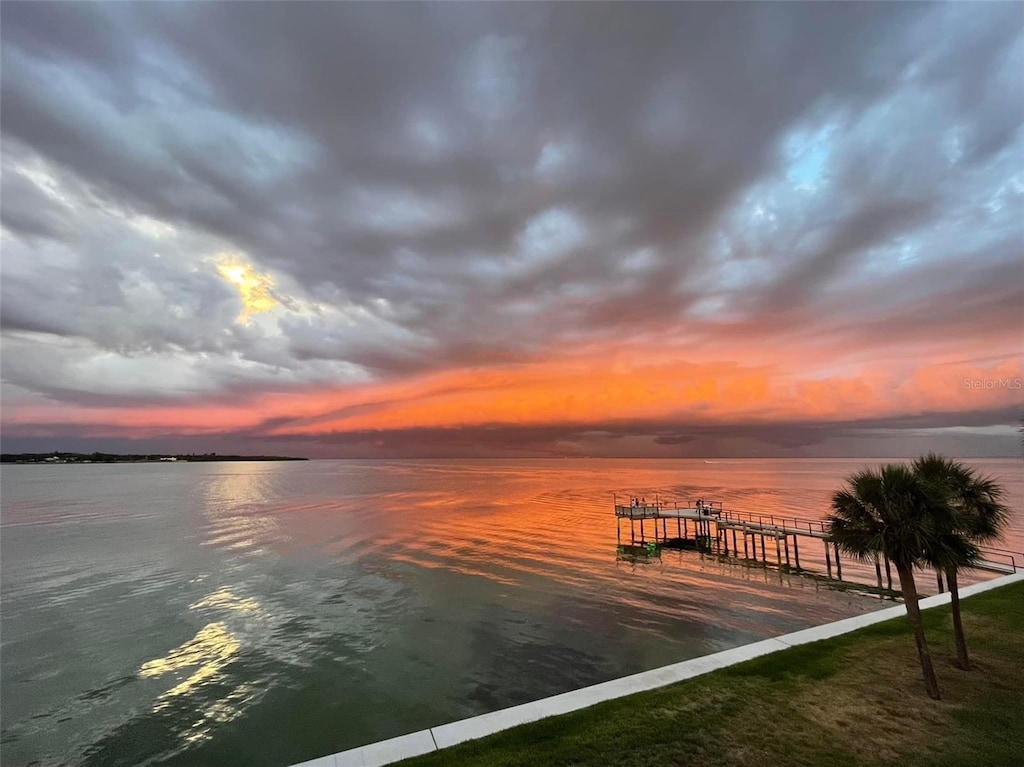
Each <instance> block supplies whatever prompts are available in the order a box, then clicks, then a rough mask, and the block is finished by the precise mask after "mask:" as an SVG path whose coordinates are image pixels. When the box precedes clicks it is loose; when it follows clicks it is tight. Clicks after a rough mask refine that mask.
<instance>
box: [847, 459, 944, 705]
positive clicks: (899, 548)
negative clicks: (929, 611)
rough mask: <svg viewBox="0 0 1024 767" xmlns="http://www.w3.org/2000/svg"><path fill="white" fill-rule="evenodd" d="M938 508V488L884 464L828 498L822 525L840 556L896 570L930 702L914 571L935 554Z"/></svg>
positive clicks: (932, 687)
mask: <svg viewBox="0 0 1024 767" xmlns="http://www.w3.org/2000/svg"><path fill="white" fill-rule="evenodd" d="M936 496H938V497H936ZM943 508H948V505H946V504H945V503H944V499H943V498H942V497H941V490H940V489H939V487H938V486H936V485H933V484H931V483H926V482H924V481H923V480H922V479H921V478H920V477H918V476H917V475H916V474H915V473H914V472H913V471H912V470H911V469H910V468H909V467H907V466H902V465H898V464H889V465H885V466H882V467H881V468H880V469H879V470H878V471H872V470H869V469H866V470H862V471H859V472H857V473H856V474H853V475H852V476H850V477H848V478H847V480H846V487H844V488H843V489H841V490H839V491H837V492H836V493H835V494H834V495H833V496H832V512H833V513H832V514H831V515H830V516H829V517H828V520H827V522H828V535H829V538H830V539H831V540H832V541H833V542H834V543H835V544H836V545H837V546H839V548H840V549H841V550H843V551H845V552H846V553H847V554H850V555H852V556H853V557H855V558H857V559H860V560H861V561H867V560H873V559H874V556H875V555H876V554H884V555H885V556H887V557H888V558H889V559H890V560H891V561H892V563H893V564H894V565H895V566H896V570H897V572H898V573H899V576H900V589H901V590H902V592H903V602H904V604H905V605H906V607H907V618H908V620H909V621H910V625H911V628H912V629H913V631H914V643H915V644H916V645H917V655H918V659H919V660H920V662H921V672H922V674H923V675H924V685H925V689H926V690H927V691H928V696H929V697H931V698H934V699H935V700H938V699H939V698H940V697H941V695H940V693H939V683H938V680H937V679H936V678H935V669H934V668H933V666H932V659H931V655H930V654H929V653H928V642H927V641H926V639H925V635H924V627H923V626H922V625H921V609H920V607H919V606H918V600H919V596H918V593H917V585H916V584H915V583H914V566H915V565H919V564H923V563H924V562H925V553H926V552H927V551H929V550H931V551H936V550H938V548H939V543H938V537H939V535H940V532H941V530H943V529H945V527H944V525H945V523H946V520H944V519H943V515H942V513H941V511H942V509H943Z"/></svg>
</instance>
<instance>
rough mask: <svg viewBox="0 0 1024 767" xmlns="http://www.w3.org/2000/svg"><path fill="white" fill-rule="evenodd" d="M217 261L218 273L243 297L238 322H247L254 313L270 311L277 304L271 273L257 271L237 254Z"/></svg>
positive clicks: (225, 256)
mask: <svg viewBox="0 0 1024 767" xmlns="http://www.w3.org/2000/svg"><path fill="white" fill-rule="evenodd" d="M216 263H217V273H218V274H220V276H221V277H222V278H223V279H224V280H225V281H226V282H229V283H231V285H233V286H234V288H235V290H237V291H238V295H239V296H240V297H241V299H242V306H243V309H242V313H241V314H240V315H238V320H237V321H238V322H241V323H247V322H248V321H249V319H250V317H252V315H254V314H261V313H262V312H269V311H270V310H271V309H273V308H274V307H275V306H277V300H276V299H275V298H274V295H273V292H272V291H273V287H274V281H273V280H272V279H271V277H270V275H269V274H263V273H261V272H257V271H256V270H255V269H253V268H252V267H251V266H250V265H249V264H246V263H245V262H244V261H242V260H241V259H240V258H238V257H237V256H228V255H224V256H221V257H219V258H218V259H217V262H216Z"/></svg>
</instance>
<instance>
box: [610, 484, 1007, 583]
mask: <svg viewBox="0 0 1024 767" xmlns="http://www.w3.org/2000/svg"><path fill="white" fill-rule="evenodd" d="M615 517H616V540H617V542H618V544H619V548H620V550H621V549H623V548H629V547H644V546H646V545H647V543H648V541H653V542H654V544H655V546H656V547H664V548H670V549H697V550H700V551H703V552H706V553H712V554H717V555H720V556H723V557H732V558H742V559H744V560H751V561H754V562H760V563H761V564H763V565H765V566H770V565H774V566H775V567H777V568H779V569H780V570H782V569H785V570H790V571H797V572H799V571H802V570H803V568H802V567H801V565H800V548H801V545H803V547H804V552H805V555H806V553H807V552H808V547H809V546H811V547H814V550H815V551H816V550H818V547H819V546H820V547H821V550H822V551H823V553H824V561H825V570H826V576H827V578H828V579H830V580H831V579H833V572H834V573H835V576H834V577H835V579H836V580H839V581H842V580H843V563H842V560H841V559H840V556H839V547H838V545H836V543H835V542H834V541H832V539H831V538H830V537H829V534H828V528H827V524H826V522H825V520H823V519H812V518H809V517H798V516H785V515H776V514H758V513H751V512H743V511H733V510H727V509H724V508H723V507H722V504H721V503H720V502H718V501H698V502H697V503H696V504H694V505H679V504H678V503H675V502H665V501H660V500H658V501H655V502H654V503H648V502H646V501H637V500H636V499H633V500H631V502H630V503H629V504H621V503H619V500H618V498H617V497H616V499H615ZM624 520H628V521H629V544H628V545H624V544H623V524H622V523H623V521H624ZM636 523H639V532H640V535H639V537H637V530H636V527H637V525H636ZM673 523H674V524H673ZM673 526H674V527H675V530H672V529H671V528H672V527H673ZM649 528H653V529H649ZM659 528H660V529H659ZM672 533H675V535H672ZM980 550H981V553H982V556H983V557H984V559H982V560H981V561H979V562H978V563H976V564H975V565H974V569H977V570H986V571H989V572H993V573H999V574H1001V575H1007V574H1012V573H1016V572H1018V571H1020V570H1022V569H1024V553H1021V552H1016V551H1010V550H1008V549H1000V548H995V547H981V549H980ZM773 555H774V556H773ZM805 559H806V556H805ZM815 559H817V557H815ZM771 560H774V561H771ZM883 568H884V572H885V584H886V586H885V587H884V588H883V578H882V572H883ZM874 570H875V581H876V584H877V587H878V590H879V592H880V593H881V592H883V591H889V592H892V591H893V585H892V566H891V563H890V562H889V560H888V559H887V558H885V557H880V558H879V557H876V558H875V561H874ZM937 585H938V589H939V592H940V593H941V592H942V591H943V590H944V584H943V582H942V577H941V576H938V577H937Z"/></svg>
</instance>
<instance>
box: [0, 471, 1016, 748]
mask: <svg viewBox="0 0 1024 767" xmlns="http://www.w3.org/2000/svg"><path fill="white" fill-rule="evenodd" d="M862 463H865V464H871V463H872V462H870V461H867V462H859V461H857V462H851V461H834V460H806V461H803V460H800V461H796V460H789V461H723V462H720V463H715V464H713V465H712V464H703V463H702V462H700V461H639V460H636V461H634V460H628V461H609V460H592V461H590V460H578V461H577V460H568V461H561V460H559V461H525V460H524V461H470V462H458V461H319V462H310V463H303V464H292V463H287V464H286V463H277V464H273V463H271V464H202V465H201V464H179V465H163V466H151V465H138V466H101V465H92V466H70V465H69V466H59V467H35V466H18V467H11V469H9V470H8V469H5V471H4V474H3V477H2V480H3V493H4V515H3V519H2V524H3V537H2V545H3V552H2V557H0V564H2V567H3V603H4V610H3V613H2V622H3V627H2V628H3V630H2V640H3V648H2V649H3V674H2V683H3V734H2V739H3V749H4V751H3V753H4V764H5V767H6V765H8V764H12V765H27V764H29V763H30V762H31V761H32V760H35V759H37V760H39V761H40V762H41V763H42V764H50V763H74V764H87V765H101V764H102V765H108V764H139V763H143V762H151V763H164V764H182V765H187V764H196V763H206V764H218V763H220V764H229V763H232V761H231V759H232V758H234V756H233V755H236V754H237V753H242V752H244V753H246V754H247V763H249V764H265V765H282V764H288V763H292V762H297V761H301V760H303V759H307V758H310V757H313V756H317V755H319V754H323V753H329V752H332V751H337V750H340V749H343V748H347V747H351V746H355V745H359V744H361V743H365V742H369V741H373V740H377V739H381V738H386V737H391V736H394V735H398V734H401V733H403V732H408V731H412V730H415V729H419V728H422V727H426V726H430V725H435V724H439V723H442V722H445V721H451V720H453V719H457V718H460V717H463V716H469V715H473V714H477V713H482V712H484V711H489V710H493V709H495V708H500V707H504V706H508V705H513V704H516V703H520V702H524V701H526V700H532V699H536V698H539V697H543V696H545V695H551V694H555V693H558V692H563V691H565V690H568V689H572V688H575V687H579V686H582V685H586V684H592V683H596V682H600V681H604V680H606V679H610V678H613V677H617V676H622V675H624V674H628V673H633V672H636V671H640V670H643V669H646V668H652V667H655V666H659V665H663V664H666V663H670V662H673V661H677V660H682V659H684V658H689V657H695V656H698V655H703V654H706V653H709V652H714V651H717V650H720V649H724V648H726V647H731V646H735V645H738V644H742V643H745V642H748V641H752V640H756V639H760V638H764V637H767V636H772V635H777V634H780V633H784V632H786V631H791V630H795V629H798V628H802V627H804V626H808V625H812V624H816V623H820V622H824V621H828V620H833V619H836V618H840V617H844V616H846V615H850V614H854V613H857V612H863V611H866V610H870V609H875V608H876V607H877V606H878V602H877V600H871V599H867V598H864V597H860V596H857V595H855V594H849V593H842V592H836V591H834V590H832V589H831V588H829V587H828V586H827V585H825V584H823V583H822V582H821V581H818V580H813V579H809V578H806V577H801V576H798V575H790V574H785V573H780V572H778V571H776V570H774V569H764V568H762V567H760V566H744V565H742V564H737V563H735V562H726V561H722V560H720V559H718V558H716V557H710V556H704V555H701V554H700V553H698V552H692V551H667V550H666V551H663V552H662V556H661V557H660V558H658V559H654V560H651V561H633V562H631V561H626V560H622V559H620V558H619V557H618V556H617V554H616V522H615V518H614V516H613V514H612V493H613V492H614V493H618V494H619V495H620V496H626V497H628V496H629V495H639V496H646V497H647V498H648V499H651V498H653V497H654V496H655V495H657V496H658V497H659V498H661V499H666V498H678V499H680V500H683V501H690V500H692V499H695V498H698V497H702V498H705V499H711V498H716V499H720V500H722V501H723V502H725V504H726V506H727V507H728V508H733V509H737V510H742V511H751V512H760V513H768V514H781V513H784V514H788V515H793V516H802V517H815V518H817V517H821V516H822V515H824V514H825V513H826V512H827V507H828V501H829V498H830V496H831V493H832V492H833V491H834V490H835V489H836V488H837V486H838V484H839V482H840V480H841V478H842V477H843V476H844V475H845V474H847V473H849V472H850V471H852V470H854V469H856V468H859V466H860V465H861V464H862ZM979 465H980V467H981V468H982V469H983V470H984V471H986V472H988V473H992V474H994V475H996V476H997V478H998V479H1000V481H1003V482H1004V484H1005V485H1006V487H1007V490H1008V492H1009V500H1010V502H1011V505H1012V506H1013V508H1014V510H1015V516H1014V518H1013V521H1012V523H1011V525H1010V528H1009V530H1008V532H1007V540H1006V545H1007V546H1008V547H1009V548H1015V549H1024V515H1022V513H1021V509H1022V505H1024V504H1022V500H1024V482H1022V474H1021V470H1020V469H1021V465H1020V462H1019V461H988V462H983V463H980V464H979ZM670 524H671V523H670ZM670 534H674V532H673V531H671V530H670ZM773 558H774V551H773V550H771V551H770V552H769V559H770V560H771V559H773ZM801 561H802V564H804V566H805V567H812V568H815V569H818V570H820V571H822V572H824V561H823V552H821V551H819V550H817V549H816V547H815V546H813V545H810V546H808V547H807V548H804V547H801ZM843 568H844V575H846V576H847V577H851V576H856V577H858V578H859V579H861V580H862V581H863V582H865V583H872V582H873V581H874V573H873V569H871V568H868V567H865V566H859V565H856V564H855V563H853V562H846V561H844V564H843ZM253 744H256V747H255V748H254V747H253Z"/></svg>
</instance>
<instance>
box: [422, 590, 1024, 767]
mask: <svg viewBox="0 0 1024 767" xmlns="http://www.w3.org/2000/svg"><path fill="white" fill-rule="evenodd" d="M963 612H964V625H965V631H966V634H967V642H968V647H969V648H970V650H971V659H972V662H973V664H974V668H973V669H972V670H971V671H961V670H960V669H957V668H956V667H955V666H954V665H953V660H954V659H955V655H956V652H955V649H954V645H953V630H952V620H951V618H950V613H949V608H948V607H945V608H936V609H933V610H928V611H926V612H925V613H924V614H923V615H924V622H925V630H926V631H927V634H928V641H929V647H930V649H931V653H932V660H933V661H934V663H935V666H936V672H937V673H938V676H939V684H940V686H941V688H942V694H943V699H942V700H941V701H933V700H930V699H929V698H928V696H927V695H926V694H925V692H924V684H923V682H922V680H921V670H920V666H919V665H918V662H917V654H916V652H915V650H914V640H913V637H912V635H911V633H910V628H909V625H908V624H907V621H906V619H905V618H900V619H897V620H893V621H888V622H886V623H881V624H878V625H876V626H871V627H869V628H866V629H862V630H860V631H857V632H856V633H853V634H848V635H845V636H842V637H837V638H835V639H829V640H826V641H823V642H817V643H815V644H812V645H805V646H802V647H795V648H793V649H790V650H786V651H783V652H779V653H776V654H774V655H770V656H767V657H764V658H758V659H755V660H752V661H748V662H746V663H742V664H740V665H737V666H732V667H730V668H728V669H722V670H720V671H715V672H712V673H710V674H707V675H705V676H702V677H698V678H696V679H690V680H687V681H684V682H680V683H678V684H674V685H671V686H669V687H664V688H661V689H658V690H654V691H651V692H646V693H641V694H638V695H633V696H630V697H628V698H621V699H619V700H614V701H609V702H607V703H602V704H599V705H597V706H594V707H592V708H588V709H585V710H583V711H578V712H575V713H572V714H566V715H565V716H559V717H554V718H551V719H545V720H542V721H539V722H535V723H532V724H528V725H523V726H521V727H516V728H514V729H511V730H507V731H505V732H501V733H498V734H496V735H492V736H490V737H487V738H483V739H481V740H476V741H470V742H468V743H463V744H462V745H459V746H455V747H454V748H450V749H445V750H442V751H438V752H436V753H433V754H430V755H428V756H423V757H419V758H416V759H410V760H407V761H404V762H402V764H403V765H409V766H410V767H413V766H414V767H432V766H435V765H460V767H461V766H462V765H467V766H470V765H479V766H480V767H484V766H487V767H491V766H494V765H524V767H525V766H527V765H529V767H534V766H535V765H566V766H567V767H568V766H569V765H572V766H573V767H582V766H583V765H630V766H631V767H633V766H636V767H643V766H644V765H650V766H651V767H664V766H665V765H684V764H699V765H702V766H703V767H708V766H709V765H772V766H775V765H830V766H831V765H878V764H894V765H901V766H902V765H909V766H910V767H917V766H921V767H923V766H924V765H935V766H938V765H949V766H950V767H954V766H956V767H960V766H961V765H969V766H970V767H983V766H985V765H994V766H996V767H1001V766H1002V765H1018V764H1024V584H1022V583H1016V584H1013V585H1010V586H1005V587H1003V588H999V589H995V590H993V591H989V592H986V593H984V594H979V595H978V596H975V597H971V598H969V599H966V600H964V602H963Z"/></svg>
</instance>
